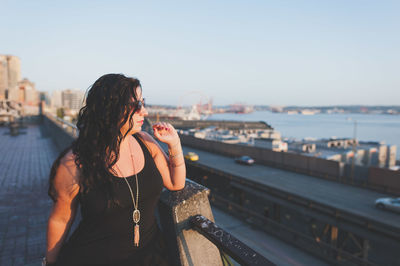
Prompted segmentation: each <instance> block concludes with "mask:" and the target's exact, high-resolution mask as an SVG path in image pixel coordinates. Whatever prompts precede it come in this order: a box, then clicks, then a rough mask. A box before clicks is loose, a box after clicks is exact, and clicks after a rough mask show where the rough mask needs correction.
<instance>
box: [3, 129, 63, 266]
mask: <svg viewBox="0 0 400 266" xmlns="http://www.w3.org/2000/svg"><path fill="white" fill-rule="evenodd" d="M21 131H22V132H21V134H20V135H18V136H14V137H13V136H10V135H9V134H8V133H9V129H8V128H7V127H0V154H1V157H0V265H4V266H13V265H32V266H33V265H40V263H41V258H42V257H43V256H44V253H45V244H46V223H47V217H48V214H49V212H50V208H51V205H52V203H51V200H50V198H49V197H48V196H47V180H48V174H49V170H50V166H51V164H52V162H53V160H54V159H55V158H56V156H57V150H55V146H54V144H53V142H52V140H51V139H50V138H49V136H46V135H45V134H42V132H41V130H40V127H39V126H27V128H26V129H21ZM43 133H45V132H43Z"/></svg>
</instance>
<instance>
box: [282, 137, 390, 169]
mask: <svg viewBox="0 0 400 266" xmlns="http://www.w3.org/2000/svg"><path fill="white" fill-rule="evenodd" d="M353 145H354V146H353ZM289 150H290V151H294V152H298V153H302V154H305V155H309V156H315V157H319V158H324V159H328V160H334V161H340V162H343V163H348V164H351V163H353V161H354V164H355V165H363V166H378V167H387V168H391V167H393V166H395V164H396V146H395V145H385V144H384V143H380V142H371V141H369V142H366V141H357V140H353V139H348V138H343V139H335V138H333V139H318V140H303V141H292V142H289Z"/></svg>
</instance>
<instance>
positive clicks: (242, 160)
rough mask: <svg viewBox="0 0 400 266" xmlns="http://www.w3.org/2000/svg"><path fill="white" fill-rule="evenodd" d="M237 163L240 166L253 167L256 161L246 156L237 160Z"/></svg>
mask: <svg viewBox="0 0 400 266" xmlns="http://www.w3.org/2000/svg"><path fill="white" fill-rule="evenodd" d="M235 162H236V163H240V164H246V165H252V164H254V159H253V158H251V157H250V156H247V155H244V156H240V157H237V158H235Z"/></svg>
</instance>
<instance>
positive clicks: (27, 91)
mask: <svg viewBox="0 0 400 266" xmlns="http://www.w3.org/2000/svg"><path fill="white" fill-rule="evenodd" d="M18 90H19V97H18V101H19V102H23V103H25V105H38V103H39V92H38V91H37V90H36V89H35V83H33V82H31V81H29V80H28V79H26V78H24V79H23V80H22V81H20V82H18Z"/></svg>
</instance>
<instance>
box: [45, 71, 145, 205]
mask: <svg viewBox="0 0 400 266" xmlns="http://www.w3.org/2000/svg"><path fill="white" fill-rule="evenodd" d="M138 87H140V89H141V84H140V81H139V80H138V79H136V78H130V77H126V76H124V75H122V74H107V75H104V76H102V77H100V78H99V79H98V80H96V82H95V83H94V84H93V85H92V86H91V88H90V89H89V91H88V94H87V96H86V105H85V106H84V107H82V108H81V110H80V111H79V115H78V122H77V124H76V126H77V128H78V130H79V135H78V138H77V139H76V140H75V141H74V142H73V143H72V145H71V147H70V148H72V152H73V154H74V156H75V164H76V165H77V166H78V168H79V170H80V171H79V173H80V175H79V185H80V194H85V193H87V192H88V191H90V190H91V189H92V188H94V187H100V188H102V189H104V191H105V192H106V194H107V198H108V200H109V203H110V200H111V201H114V200H113V199H114V194H113V190H112V178H113V177H112V175H111V174H110V172H111V173H114V174H115V171H114V170H113V169H112V167H113V165H114V164H115V163H116V162H117V161H118V158H119V149H120V144H121V141H122V139H123V138H125V137H126V135H127V134H128V133H129V131H130V130H131V129H132V128H133V120H132V116H133V114H134V113H135V112H136V111H137V109H138V106H137V105H135V102H137V101H138V99H137V95H136V89H137V88H138ZM127 121H129V130H128V131H127V132H126V133H125V135H122V134H121V132H120V129H121V127H122V126H123V125H124V124H125V123H126V122H127ZM65 153H66V152H65V151H64V155H65ZM62 154H63V153H61V154H60V156H59V158H58V159H57V160H56V161H55V163H54V165H53V167H52V172H53V175H54V176H55V171H56V168H57V166H58V165H59V164H60V159H61V157H62V156H63V155H62ZM51 176H52V174H50V186H51V183H52V182H51ZM54 176H53V179H54ZM49 195H50V197H51V198H52V199H53V200H55V196H56V195H55V194H54V189H53V192H52V190H51V188H49Z"/></svg>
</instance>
